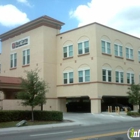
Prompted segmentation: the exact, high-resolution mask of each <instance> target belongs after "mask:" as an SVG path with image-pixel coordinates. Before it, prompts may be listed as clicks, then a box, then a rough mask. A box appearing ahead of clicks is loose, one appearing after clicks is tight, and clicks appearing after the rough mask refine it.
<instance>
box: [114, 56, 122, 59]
mask: <svg viewBox="0 0 140 140" xmlns="http://www.w3.org/2000/svg"><path fill="white" fill-rule="evenodd" d="M115 57H116V58H120V59H123V57H121V56H115Z"/></svg>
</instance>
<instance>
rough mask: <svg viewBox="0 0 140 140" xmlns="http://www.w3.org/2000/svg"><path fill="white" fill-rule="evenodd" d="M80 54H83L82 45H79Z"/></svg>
mask: <svg viewBox="0 0 140 140" xmlns="http://www.w3.org/2000/svg"><path fill="white" fill-rule="evenodd" d="M78 54H83V50H82V43H78Z"/></svg>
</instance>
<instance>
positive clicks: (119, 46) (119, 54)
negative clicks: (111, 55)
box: [114, 43, 123, 57]
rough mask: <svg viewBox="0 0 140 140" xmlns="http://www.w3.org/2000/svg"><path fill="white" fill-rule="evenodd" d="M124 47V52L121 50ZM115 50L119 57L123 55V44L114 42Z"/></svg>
mask: <svg viewBox="0 0 140 140" xmlns="http://www.w3.org/2000/svg"><path fill="white" fill-rule="evenodd" d="M115 45H116V46H117V55H116V46H115ZM120 48H122V52H121V51H120V50H121V49H120ZM114 52H115V56H118V57H123V46H122V45H121V44H117V43H114ZM121 53H122V56H121Z"/></svg>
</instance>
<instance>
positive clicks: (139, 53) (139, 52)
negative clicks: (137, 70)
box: [138, 51, 140, 62]
mask: <svg viewBox="0 0 140 140" xmlns="http://www.w3.org/2000/svg"><path fill="white" fill-rule="evenodd" d="M138 59H139V62H140V51H138Z"/></svg>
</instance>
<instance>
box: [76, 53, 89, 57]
mask: <svg viewBox="0 0 140 140" xmlns="http://www.w3.org/2000/svg"><path fill="white" fill-rule="evenodd" d="M89 54H90V53H84V54H78V57H81V56H84V55H89Z"/></svg>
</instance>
